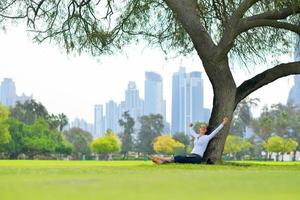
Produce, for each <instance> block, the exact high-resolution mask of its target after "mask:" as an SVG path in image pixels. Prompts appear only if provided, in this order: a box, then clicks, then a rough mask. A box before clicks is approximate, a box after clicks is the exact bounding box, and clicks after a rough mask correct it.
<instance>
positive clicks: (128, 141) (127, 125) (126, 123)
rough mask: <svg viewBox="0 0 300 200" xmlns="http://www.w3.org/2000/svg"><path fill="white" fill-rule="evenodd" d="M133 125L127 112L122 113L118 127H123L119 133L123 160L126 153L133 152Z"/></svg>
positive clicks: (132, 120)
mask: <svg viewBox="0 0 300 200" xmlns="http://www.w3.org/2000/svg"><path fill="white" fill-rule="evenodd" d="M134 123H135V122H134V119H133V118H132V117H131V116H130V113H129V111H126V112H124V113H123V114H122V118H121V119H120V120H119V125H120V126H121V127H123V132H122V133H121V142H122V149H121V153H122V154H123V159H126V158H127V155H128V152H129V151H132V150H133V138H132V134H133V133H134Z"/></svg>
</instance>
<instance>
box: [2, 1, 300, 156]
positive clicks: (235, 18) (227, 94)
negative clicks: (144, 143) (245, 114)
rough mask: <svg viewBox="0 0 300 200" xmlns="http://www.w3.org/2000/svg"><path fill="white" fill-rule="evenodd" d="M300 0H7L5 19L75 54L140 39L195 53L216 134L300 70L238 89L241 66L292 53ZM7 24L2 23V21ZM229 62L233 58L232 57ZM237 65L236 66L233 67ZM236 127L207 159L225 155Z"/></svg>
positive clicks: (283, 70) (268, 75)
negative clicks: (240, 108)
mask: <svg viewBox="0 0 300 200" xmlns="http://www.w3.org/2000/svg"><path fill="white" fill-rule="evenodd" d="M299 12H300V2H299V0H273V1H270V0H127V1H123V0H122V1H121V0H120V1H114V0H103V1H99V0H64V1H62V0H39V1H37V0H2V1H1V2H0V17H2V18H1V19H2V20H4V21H5V20H6V19H14V20H16V19H25V20H26V21H27V25H28V26H29V28H30V29H32V32H33V33H34V38H35V40H36V41H39V42H43V41H45V40H47V39H49V40H51V39H54V40H55V41H57V42H58V43H59V44H61V45H62V46H63V47H65V48H66V49H67V50H68V51H72V50H78V51H79V52H82V51H88V52H91V53H92V54H101V53H111V52H115V51H116V50H118V49H120V47H122V46H124V45H126V44H129V43H131V42H133V41H139V40H140V39H143V40H146V41H149V43H150V44H158V46H159V47H161V48H162V49H163V50H164V51H165V52H167V51H170V50H176V51H177V52H178V53H181V54H187V53H190V52H193V51H195V52H196V53H197V54H198V55H199V58H200V59H201V61H202V63H203V66H204V69H205V71H206V73H207V75H208V77H209V80H210V81H211V84H212V87H213V90H214V100H213V110H212V115H211V118H210V121H209V129H213V128H214V127H216V126H217V125H218V124H219V123H220V122H221V121H222V119H223V117H224V116H228V117H229V118H231V117H232V115H233V111H234V110H235V107H236V106H237V104H238V103H239V102H240V101H241V100H242V99H244V98H245V97H246V96H248V95H249V94H251V93H252V92H253V91H255V90H257V89H259V88H261V87H263V86H265V85H267V84H269V83H271V82H273V81H275V80H276V79H278V78H281V77H284V76H288V75H291V74H298V73H300V62H290V63H278V64H276V65H275V66H273V67H272V68H270V69H267V70H265V71H263V72H262V73H260V74H257V75H256V76H254V77H252V78H250V79H248V80H245V81H244V82H243V83H242V84H241V85H239V86H237V85H236V83H235V80H234V77H233V75H232V71H231V68H230V67H232V65H230V63H233V61H241V60H242V61H244V62H240V64H241V65H242V64H243V63H244V64H245V63H249V61H257V60H258V58H262V61H264V58H265V57H266V55H270V54H273V55H275V59H274V61H277V59H276V55H278V53H281V52H286V51H288V50H290V46H291V45H292V44H293V43H292V39H293V38H292V35H291V33H292V32H293V33H296V34H299V33H300V27H299V25H298V21H299V20H298V14H299ZM1 19H0V20H1ZM229 58H231V59H230V60H229ZM230 61H231V62H230ZM228 130H229V126H228V127H225V128H224V129H223V130H222V131H221V132H220V134H218V136H217V137H215V138H214V139H213V140H212V141H211V142H210V144H209V146H208V149H207V151H206V153H205V158H210V159H211V160H218V159H220V158H221V155H222V151H223V148H224V144H225V140H226V137H227V135H228Z"/></svg>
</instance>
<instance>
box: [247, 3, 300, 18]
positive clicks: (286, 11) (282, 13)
mask: <svg viewBox="0 0 300 200" xmlns="http://www.w3.org/2000/svg"><path fill="white" fill-rule="evenodd" d="M296 13H300V5H299V6H296V7H288V8H282V9H279V10H273V11H268V12H264V13H261V14H258V15H253V16H251V17H246V18H244V19H243V20H257V19H273V20H274V19H277V20H278V19H286V18H287V17H288V16H290V15H293V14H296Z"/></svg>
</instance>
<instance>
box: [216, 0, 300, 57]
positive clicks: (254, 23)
mask: <svg viewBox="0 0 300 200" xmlns="http://www.w3.org/2000/svg"><path fill="white" fill-rule="evenodd" d="M258 1H260V0H244V1H243V2H242V3H241V5H240V6H239V8H238V9H237V10H236V12H235V13H234V14H233V15H232V17H231V18H230V21H229V23H228V25H227V26H226V27H225V31H224V34H223V37H222V39H221V40H220V42H219V45H218V47H219V48H218V49H219V51H218V55H219V56H220V57H221V56H222V55H226V54H227V53H228V52H229V51H230V49H231V48H232V46H233V44H234V40H235V39H236V37H237V36H238V35H239V34H240V33H242V32H245V31H247V30H249V29H251V28H255V27H261V26H270V27H274V28H281V29H287V30H290V31H293V32H296V33H298V34H299V30H298V27H297V26H296V25H293V24H290V23H287V22H279V21H276V20H280V19H286V18H287V17H289V16H291V15H293V14H296V13H300V5H299V6H295V7H289V8H282V9H279V10H273V11H268V12H264V13H261V14H257V15H253V16H250V17H246V18H243V19H241V18H242V17H243V16H244V14H245V12H247V10H248V9H249V8H250V7H251V6H252V5H254V4H255V3H256V2H258ZM263 20H269V21H263Z"/></svg>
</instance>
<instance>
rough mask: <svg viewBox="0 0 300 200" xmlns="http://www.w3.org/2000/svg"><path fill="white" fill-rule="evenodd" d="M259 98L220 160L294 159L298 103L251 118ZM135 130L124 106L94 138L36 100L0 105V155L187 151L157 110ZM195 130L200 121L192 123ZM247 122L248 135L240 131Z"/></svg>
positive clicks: (129, 155) (242, 109)
mask: <svg viewBox="0 0 300 200" xmlns="http://www.w3.org/2000/svg"><path fill="white" fill-rule="evenodd" d="M258 101H259V100H258V99H245V100H243V101H242V102H241V103H240V104H239V105H238V107H237V109H236V111H235V113H234V117H233V119H232V123H231V128H230V135H229V136H228V138H227V140H226V144H225V148H224V152H223V159H234V160H241V159H255V160H257V159H259V160H262V159H263V160H269V159H271V156H272V155H273V157H274V156H275V158H276V160H280V158H281V160H283V155H284V154H286V153H291V154H292V155H293V159H294V160H295V156H296V151H299V150H300V148H299V145H298V144H299V143H300V108H298V107H295V106H293V105H282V104H276V105H272V106H271V107H267V106H265V107H263V109H262V112H261V115H260V116H259V117H258V118H253V117H252V115H251V111H250V110H251V107H253V106H256V105H257V102H258ZM138 120H139V121H138V122H139V124H138V129H137V130H135V127H137V126H136V122H135V120H134V119H133V118H132V117H131V116H130V113H129V112H128V111H126V112H124V113H123V115H122V117H121V119H119V125H120V126H121V128H122V131H121V132H120V133H114V132H113V131H112V130H110V129H108V130H107V131H106V133H105V135H104V136H102V137H99V138H95V139H94V138H93V137H92V135H91V133H89V132H86V131H83V130H81V129H80V128H71V129H70V130H67V131H63V127H64V126H65V125H66V124H68V118H67V116H66V115H64V114H63V113H61V114H58V115H55V114H50V113H49V112H48V111H47V109H46V108H45V107H44V106H43V105H42V104H41V103H39V102H36V101H35V100H29V101H26V102H25V103H23V104H21V103H19V102H18V103H17V104H16V106H14V107H11V108H7V107H5V106H3V105H0V158H3V159H66V158H67V159H147V158H148V156H149V155H151V154H155V153H156V154H163V155H175V154H187V153H190V152H191V149H192V147H193V146H192V142H191V138H190V137H189V136H187V135H186V134H185V133H183V132H178V133H175V134H173V135H171V134H169V133H164V132H163V130H164V123H163V122H164V119H163V117H162V116H161V115H159V114H150V115H145V116H141V117H140V118H139V119H138ZM194 124H195V126H194V129H195V131H197V127H198V126H199V125H200V124H201V122H194ZM247 127H250V128H252V130H253V131H252V132H253V133H252V135H251V136H250V137H246V136H245V132H246V129H247Z"/></svg>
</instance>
